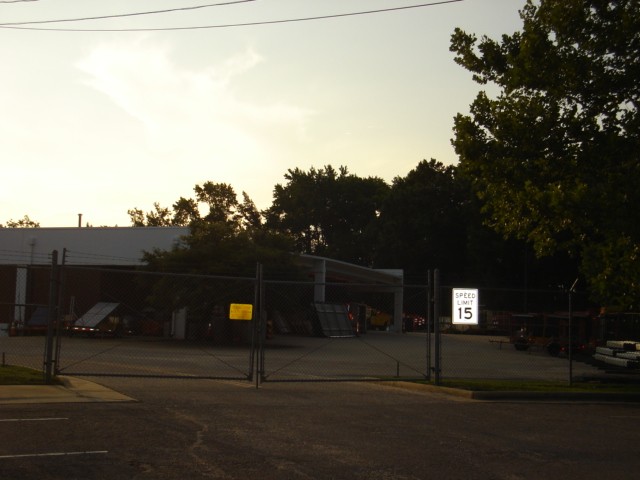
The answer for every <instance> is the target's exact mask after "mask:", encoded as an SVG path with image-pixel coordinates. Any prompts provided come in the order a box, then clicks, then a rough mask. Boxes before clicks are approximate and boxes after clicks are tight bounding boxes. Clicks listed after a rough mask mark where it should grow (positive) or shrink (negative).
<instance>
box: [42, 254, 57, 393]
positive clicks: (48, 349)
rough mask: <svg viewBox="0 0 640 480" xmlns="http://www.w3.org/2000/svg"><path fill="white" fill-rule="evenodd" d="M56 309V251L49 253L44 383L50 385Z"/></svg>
mask: <svg viewBox="0 0 640 480" xmlns="http://www.w3.org/2000/svg"><path fill="white" fill-rule="evenodd" d="M57 307H58V251H57V250H54V251H53V252H51V275H50V278H49V321H48V323H47V342H46V346H45V375H44V381H45V383H46V384H50V383H51V382H52V379H53V375H52V372H53V332H54V327H55V323H56V319H57V318H58V315H57Z"/></svg>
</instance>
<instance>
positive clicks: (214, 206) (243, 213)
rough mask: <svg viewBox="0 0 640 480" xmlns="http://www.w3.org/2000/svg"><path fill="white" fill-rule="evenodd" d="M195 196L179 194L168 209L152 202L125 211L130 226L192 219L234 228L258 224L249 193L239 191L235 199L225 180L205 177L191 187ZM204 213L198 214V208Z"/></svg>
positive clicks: (185, 222) (187, 222) (181, 223)
mask: <svg viewBox="0 0 640 480" xmlns="http://www.w3.org/2000/svg"><path fill="white" fill-rule="evenodd" d="M193 190H194V192H195V194H196V198H195V199H193V198H184V197H180V198H179V199H178V200H177V201H176V202H175V203H174V204H173V206H172V209H169V208H166V207H162V206H160V204H159V203H158V202H154V204H153V210H151V211H149V212H147V213H145V212H143V211H142V210H141V209H139V208H133V209H130V210H128V211H127V213H128V214H129V218H130V219H131V224H132V226H134V227H165V226H171V225H174V226H187V225H193V224H195V223H200V222H204V223H211V222H227V223H229V224H231V225H234V226H235V227H237V228H248V227H256V228H257V227H260V225H261V224H262V217H261V215H260V213H259V212H258V210H257V209H256V206H255V204H254V203H253V201H252V200H251V198H249V196H248V195H247V194H246V193H245V192H242V197H243V201H242V202H239V201H238V198H237V195H236V192H235V191H234V189H233V187H232V186H231V185H229V184H226V183H213V182H211V181H207V182H205V183H203V184H202V185H196V186H195V187H194V189H193ZM201 206H202V208H204V209H205V210H206V211H207V213H206V214H204V215H202V214H201V213H200V208H201Z"/></svg>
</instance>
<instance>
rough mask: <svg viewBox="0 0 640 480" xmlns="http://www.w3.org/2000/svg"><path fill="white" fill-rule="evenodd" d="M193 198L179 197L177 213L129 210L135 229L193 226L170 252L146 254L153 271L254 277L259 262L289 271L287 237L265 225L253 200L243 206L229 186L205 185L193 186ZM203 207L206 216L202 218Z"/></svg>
mask: <svg viewBox="0 0 640 480" xmlns="http://www.w3.org/2000/svg"><path fill="white" fill-rule="evenodd" d="M194 191H195V193H196V198H195V199H187V198H184V197H180V199H178V200H177V201H176V202H175V203H174V204H173V209H172V210H170V209H168V208H163V207H161V206H160V204H159V203H158V202H155V203H154V204H153V205H154V210H152V211H150V212H147V213H144V212H143V211H142V210H140V209H138V208H135V209H131V210H129V216H130V217H131V221H132V224H133V226H169V225H181V226H186V225H188V226H189V227H190V234H189V235H188V236H187V237H186V238H184V239H183V242H182V243H180V244H179V245H176V246H174V248H173V249H172V250H171V251H154V252H147V253H146V255H145V260H146V262H147V263H148V265H149V267H150V268H151V269H153V270H160V271H170V272H174V273H175V272H184V273H201V274H225V275H253V274H254V272H255V266H256V262H260V263H263V264H264V265H265V268H266V267H269V268H271V269H276V270H278V269H287V268H289V266H290V264H291V258H290V257H291V255H290V253H291V251H292V249H293V248H292V245H291V242H290V239H289V238H287V237H286V236H285V235H282V234H280V233H278V232H275V231H273V230H270V229H269V228H267V227H266V226H264V225H263V224H262V217H261V215H260V213H259V212H258V210H257V209H256V206H255V204H254V203H253V201H252V200H251V199H250V198H249V196H248V195H247V194H246V193H244V192H243V201H242V202H239V201H238V200H237V196H236V193H235V191H234V189H233V187H231V186H230V185H228V184H226V183H213V182H209V181H208V182H205V183H203V184H202V185H196V186H195V187H194ZM200 206H202V208H203V210H205V211H206V212H207V213H206V214H204V215H201V214H200Z"/></svg>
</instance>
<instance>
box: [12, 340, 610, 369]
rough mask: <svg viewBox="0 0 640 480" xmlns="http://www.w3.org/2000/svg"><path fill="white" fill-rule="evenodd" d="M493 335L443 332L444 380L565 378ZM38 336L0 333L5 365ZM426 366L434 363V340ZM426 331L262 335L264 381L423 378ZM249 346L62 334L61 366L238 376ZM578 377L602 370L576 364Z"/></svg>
mask: <svg viewBox="0 0 640 480" xmlns="http://www.w3.org/2000/svg"><path fill="white" fill-rule="evenodd" d="M491 340H495V338H493V337H488V336H477V335H443V336H442V344H441V357H442V361H441V364H440V366H441V373H442V377H443V378H447V377H448V378H499V379H500V378H501V379H523V380H559V381H562V380H566V379H567V378H568V372H569V362H568V361H567V359H566V358H564V357H551V356H549V355H548V354H546V353H545V352H544V351H528V352H522V351H517V350H515V349H514V348H513V346H512V345H509V344H504V345H501V344H499V343H495V342H491ZM43 348H44V338H43V337H2V338H0V351H1V352H2V353H3V354H4V356H5V361H6V362H7V363H13V364H18V365H25V366H31V367H34V368H41V365H42V361H43ZM431 350H432V353H431V357H432V361H431V365H430V366H431V367H432V368H433V367H434V366H435V360H433V351H434V349H433V345H432V348H431ZM427 355H428V354H427V344H426V335H425V334H424V333H407V334H393V333H387V332H369V333H367V334H365V335H362V336H360V337H357V338H338V339H329V338H320V337H303V336H294V335H277V336H275V337H274V338H271V339H269V340H267V341H266V344H265V349H264V357H263V358H264V377H265V379H266V380H267V381H296V380H314V379H316V380H331V379H334V380H348V379H367V378H378V377H384V378H391V377H400V378H409V377H414V378H415V377H417V378H421V377H424V376H425V375H426V373H427V372H428V364H427ZM253 359H254V357H253V356H252V354H251V350H250V348H249V346H248V345H232V346H215V345H213V344H211V343H204V342H200V343H197V342H184V341H175V340H168V339H142V338H136V337H129V338H84V337H73V338H67V337H63V338H62V343H61V349H60V364H59V365H58V369H59V370H60V371H61V373H62V374H65V375H136V376H150V377H152V376H168V377H169V376H174V377H175V376H179V377H208V378H218V379H229V380H242V379H247V378H248V377H250V376H251V373H252V369H255V362H254V363H251V362H252V360H253ZM572 367H573V368H572V370H573V374H574V375H575V376H576V377H593V376H597V375H600V374H601V373H602V372H600V371H599V370H598V369H596V368H594V367H593V366H591V365H588V364H585V363H582V362H573V365H572Z"/></svg>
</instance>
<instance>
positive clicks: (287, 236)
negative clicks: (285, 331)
mask: <svg viewBox="0 0 640 480" xmlns="http://www.w3.org/2000/svg"><path fill="white" fill-rule="evenodd" d="M284 178H285V182H284V183H282V184H278V185H276V186H275V188H274V191H273V202H272V205H271V206H270V207H269V208H268V209H266V210H263V211H259V210H258V209H257V208H256V206H255V204H254V203H253V201H252V200H251V199H250V197H249V196H248V195H247V194H246V193H245V192H243V193H242V196H241V197H242V199H241V200H239V199H238V195H237V194H236V192H235V191H234V189H233V187H232V186H230V185H228V184H224V183H214V182H210V181H208V182H205V183H203V184H202V185H196V186H195V187H194V196H193V197H181V198H179V199H178V200H176V202H175V203H174V204H173V205H172V206H170V207H163V206H161V205H160V204H159V203H154V204H153V209H151V210H150V211H147V212H144V211H143V210H141V209H139V208H134V209H131V210H129V211H128V213H129V216H130V218H131V223H132V225H133V226H138V227H141V226H169V225H180V226H186V225H189V226H191V228H192V235H191V236H190V237H189V238H188V239H187V240H186V243H185V244H184V245H183V246H182V247H178V248H176V249H175V251H174V252H172V253H163V252H154V253H153V254H151V255H149V256H148V258H147V260H148V261H149V262H150V263H151V264H152V265H153V266H154V267H155V268H158V269H162V270H171V269H173V270H176V269H180V270H182V271H191V272H195V271H208V272H215V273H235V274H238V273H240V272H243V273H248V272H249V271H250V269H252V268H254V265H255V261H257V260H259V261H261V262H263V263H267V264H269V265H271V266H277V267H278V268H279V269H281V270H282V269H286V268H287V267H286V266H287V264H288V259H289V255H288V254H290V253H291V252H296V253H304V254H311V255H318V256H324V257H329V258H332V259H336V260H341V261H345V262H349V263H354V264H357V265H362V266H367V267H372V268H400V269H403V270H404V272H405V282H406V283H424V282H425V281H426V275H427V271H428V270H429V269H434V268H438V269H440V271H441V274H442V279H443V281H445V282H457V283H459V284H475V285H491V286H504V287H514V288H533V287H539V288H554V289H555V288H558V286H559V285H561V284H562V283H566V282H569V281H571V280H572V279H575V276H576V274H577V271H576V264H575V261H572V260H570V259H563V258H557V257H555V258H553V259H552V261H551V259H544V260H542V259H537V258H536V256H535V255H534V253H533V250H532V249H531V247H530V246H528V245H527V244H526V243H524V242H522V241H518V240H506V239H504V238H503V237H502V236H501V235H499V234H497V233H495V232H494V231H493V230H491V229H490V228H488V227H486V226H484V224H483V216H482V213H481V211H480V204H479V202H478V200H477V197H476V196H475V194H474V193H473V191H472V189H471V185H470V182H468V181H467V180H466V179H464V178H463V177H462V176H461V175H459V174H458V173H457V168H456V167H455V166H445V165H443V164H442V163H440V162H437V161H435V160H430V161H426V160H424V161H421V162H420V163H419V164H418V165H417V166H416V168H414V169H413V170H412V171H411V172H409V173H408V174H407V175H406V176H405V177H396V178H395V179H394V180H393V182H392V183H391V184H390V185H389V184H388V183H386V182H385V181H384V180H382V179H380V178H377V177H366V178H362V177H359V176H357V175H354V174H351V173H349V171H348V169H347V168H346V167H340V168H338V169H335V168H334V167H332V166H330V165H327V166H325V167H324V168H319V169H316V168H311V169H309V170H308V171H304V170H301V169H299V168H296V169H291V170H288V171H287V173H286V174H285V176H284Z"/></svg>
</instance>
